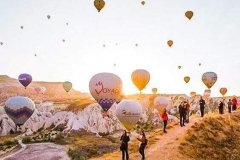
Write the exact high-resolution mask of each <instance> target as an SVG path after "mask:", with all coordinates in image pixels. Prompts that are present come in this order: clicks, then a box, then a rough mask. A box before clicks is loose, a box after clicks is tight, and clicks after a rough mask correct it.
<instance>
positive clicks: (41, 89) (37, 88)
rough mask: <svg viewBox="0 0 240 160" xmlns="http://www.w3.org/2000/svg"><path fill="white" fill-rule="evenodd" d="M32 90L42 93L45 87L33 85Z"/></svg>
mask: <svg viewBox="0 0 240 160" xmlns="http://www.w3.org/2000/svg"><path fill="white" fill-rule="evenodd" d="M34 90H35V91H36V92H37V93H41V94H44V93H45V91H46V88H45V87H35V88H34Z"/></svg>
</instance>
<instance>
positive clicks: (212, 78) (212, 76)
mask: <svg viewBox="0 0 240 160" xmlns="http://www.w3.org/2000/svg"><path fill="white" fill-rule="evenodd" d="M202 81H203V83H204V84H205V85H206V86H207V87H208V89H210V88H211V87H212V86H213V85H214V84H215V82H216V81H217V74H216V73H214V72H206V73H204V74H203V75H202Z"/></svg>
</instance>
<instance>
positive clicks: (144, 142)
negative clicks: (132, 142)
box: [137, 130, 147, 160]
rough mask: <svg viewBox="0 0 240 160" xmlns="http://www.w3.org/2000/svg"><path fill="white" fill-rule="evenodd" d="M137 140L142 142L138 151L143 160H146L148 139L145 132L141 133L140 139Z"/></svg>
mask: <svg viewBox="0 0 240 160" xmlns="http://www.w3.org/2000/svg"><path fill="white" fill-rule="evenodd" d="M137 140H139V141H140V144H139V149H138V151H139V153H140V154H141V155H142V160H145V154H144V149H145V147H146V145H147V138H146V135H145V133H144V131H143V130H141V131H140V138H137Z"/></svg>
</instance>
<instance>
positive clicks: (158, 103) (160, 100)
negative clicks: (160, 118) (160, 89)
mask: <svg viewBox="0 0 240 160" xmlns="http://www.w3.org/2000/svg"><path fill="white" fill-rule="evenodd" d="M153 103H154V106H155V108H156V109H157V110H158V112H159V113H160V114H162V112H163V109H164V108H166V109H167V110H169V109H170V107H171V103H170V102H169V99H168V98H166V97H156V98H155V99H154V102H153Z"/></svg>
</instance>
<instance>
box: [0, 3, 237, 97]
mask: <svg viewBox="0 0 240 160" xmlns="http://www.w3.org/2000/svg"><path fill="white" fill-rule="evenodd" d="M105 2H106V5H105V7H104V9H103V10H102V11H101V12H100V13H99V12H98V11H97V10H96V8H95V7H94V5H93V0H1V1H0V15H1V17H0V42H3V45H0V56H1V57H0V74H7V75H9V76H10V77H13V78H18V75H19V74H21V73H29V74H31V75H32V77H33V80H34V81H58V82H59V81H71V82H72V83H73V88H74V89H76V90H79V91H81V92H89V87H88V86H89V80H90V78H91V77H92V76H93V75H95V74H97V73H99V72H113V73H115V74H117V75H118V76H119V77H120V78H121V79H122V81H123V90H124V93H127V94H128V93H139V91H138V90H137V88H136V87H135V86H134V84H133V83H132V81H131V73H132V72H133V71H134V70H136V69H146V70H148V71H149V73H150V74H151V79H150V82H149V84H148V85H147V87H146V89H145V90H143V93H151V90H152V88H153V87H157V88H158V91H159V93H184V94H188V95H189V93H190V92H191V91H196V92H197V93H198V94H203V92H204V89H206V86H205V85H204V84H203V83H202V80H201V77H202V74H203V73H204V72H207V71H213V72H215V73H217V75H218V80H217V82H216V83H215V85H214V86H213V87H212V89H211V90H212V94H211V95H212V96H220V93H219V89H220V88H221V87H227V88H228V93H227V94H226V95H234V94H235V95H240V62H239V60H240V0H181V1H179V0H146V1H145V2H146V3H145V5H144V6H143V5H141V0H105ZM188 10H192V11H193V12H194V16H193V18H192V19H191V21H189V20H188V19H187V18H186V17H185V12H186V11H188ZM47 15H50V16H51V19H49V20H48V19H47ZM66 23H68V25H66ZM20 26H24V29H21V28H20ZM62 39H65V42H63V41H62ZM169 39H172V40H173V42H174V44H173V46H172V47H171V48H170V47H169V46H168V45H167V41H168V40H169ZM116 44H117V45H116ZM135 44H138V46H137V47H136V46H135ZM103 45H105V47H103ZM34 54H37V57H35V56H34ZM114 63H116V67H114ZM199 63H202V66H200V67H199V66H198V64H199ZM178 65H181V66H182V68H181V69H180V70H179V69H178ZM184 76H190V77H191V80H190V82H189V83H188V84H186V83H185V82H184V80H183V78H184Z"/></svg>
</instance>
